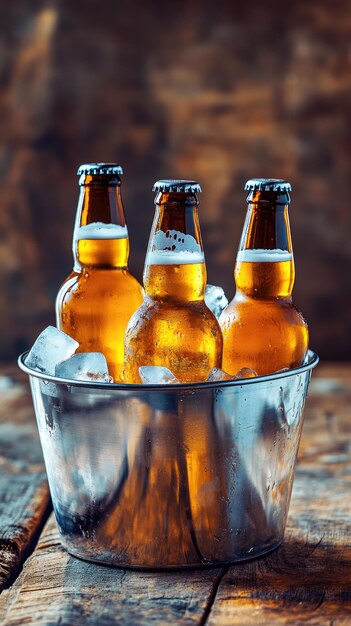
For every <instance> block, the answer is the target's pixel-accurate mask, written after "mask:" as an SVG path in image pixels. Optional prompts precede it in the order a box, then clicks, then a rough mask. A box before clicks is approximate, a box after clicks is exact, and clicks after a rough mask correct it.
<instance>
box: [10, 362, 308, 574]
mask: <svg viewBox="0 0 351 626" xmlns="http://www.w3.org/2000/svg"><path fill="white" fill-rule="evenodd" d="M24 358H25V355H24V356H22V357H20V360H19V364H20V366H21V367H22V369H24V370H25V371H26V372H27V373H28V374H29V375H30V382H31V388H32V394H33V402H34V407H35V413H36V417H37V422H38V427H39V433H40V438H41V443H42V447H43V452H44V458H45V463H46V469H47V474H48V479H49V484H50V490H51V495H52V501H53V505H54V510H55V514H56V519H57V523H58V526H59V529H60V533H61V537H62V543H63V545H64V546H65V547H66V548H67V550H69V551H70V552H71V553H72V554H74V555H77V556H79V557H81V558H83V559H89V560H93V561H100V562H103V563H109V564H112V565H117V566H121V567H146V568H155V567H158V568H168V567H189V566H198V567H199V566H203V565H211V564H220V563H231V562H235V561H239V560H243V559H249V558H253V557H256V556H259V555H261V554H264V553H265V552H268V551H270V550H272V549H273V548H275V547H277V546H278V545H279V544H280V542H281V541H282V539H283V534H284V529H285V523H286V516H287V512H288V506H289V500H290V494H291V488H292V481H293V472H294V466H295V461H296V453H297V449H298V445H299V440H300V435H301V428H302V411H303V406H304V402H305V399H306V395H307V389H308V384H309V380H310V376H311V370H312V368H313V367H314V366H315V365H316V364H317V362H318V358H317V357H316V355H314V354H313V353H312V352H310V353H309V360H308V363H307V364H306V365H305V366H303V367H301V368H298V369H296V370H291V371H289V372H284V373H281V374H275V375H272V376H265V377H261V378H256V379H247V380H244V381H226V382H222V383H201V384H194V385H175V386H174V385H169V386H162V385H158V386H156V385H130V386H126V385H108V384H99V383H82V382H75V381H65V382H62V381H60V380H59V379H57V378H54V377H50V376H45V375H43V374H39V373H37V372H34V371H33V370H29V369H28V368H26V366H25V365H24Z"/></svg>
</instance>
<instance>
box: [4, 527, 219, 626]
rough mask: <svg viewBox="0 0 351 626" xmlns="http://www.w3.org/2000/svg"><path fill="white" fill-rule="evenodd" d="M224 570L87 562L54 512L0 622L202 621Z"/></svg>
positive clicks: (45, 625)
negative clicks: (68, 548) (72, 551)
mask: <svg viewBox="0 0 351 626" xmlns="http://www.w3.org/2000/svg"><path fill="white" fill-rule="evenodd" d="M220 575H221V570H220V569H213V570H207V571H201V570H199V571H193V572H186V573H179V572H168V573H164V572H159V573H149V572H147V573H146V572H136V571H133V572H132V571H125V570H122V569H115V568H111V567H105V566H100V565H95V564H93V563H86V562H84V561H80V560H78V559H76V558H73V557H71V556H69V555H68V554H67V553H66V552H65V551H64V550H63V548H62V547H61V545H60V542H59V538H58V533H57V528H56V524H55V522H54V519H53V517H51V519H50V520H49V522H48V524H47V526H46V527H45V530H44V533H43V535H42V537H41V538H40V541H39V543H38V546H37V549H36V551H35V552H34V553H33V555H32V556H31V557H30V559H29V560H28V562H27V564H26V565H25V567H24V569H23V572H22V574H21V576H20V577H19V578H18V580H17V582H16V583H15V585H14V587H13V588H12V589H11V591H6V592H3V594H2V596H0V615H3V616H4V619H3V622H1V621H0V624H1V626H10V625H11V626H19V625H22V624H35V625H38V626H49V625H50V626H51V625H53V624H60V625H62V626H64V625H67V626H68V625H69V626H81V624H84V625H85V626H90V625H93V624H94V625H95V624H96V625H98V626H112V625H114V624H118V625H128V626H129V625H133V624H138V625H140V626H143V625H145V626H146V625H148V624H155V626H156V625H158V626H161V625H163V624H184V625H189V626H190V625H194V624H199V622H200V620H201V617H202V614H203V613H204V612H205V610H206V607H207V602H208V600H209V598H210V596H211V591H212V588H213V586H214V585H215V584H216V581H217V579H218V576H220Z"/></svg>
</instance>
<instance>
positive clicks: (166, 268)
mask: <svg viewBox="0 0 351 626" xmlns="http://www.w3.org/2000/svg"><path fill="white" fill-rule="evenodd" d="M154 191H156V192H157V195H156V200H155V204H156V213H155V218H154V223H153V226H152V230H151V235H150V242H149V247H148V252H147V256H146V262H145V269H144V287H145V293H146V297H145V300H144V302H143V304H142V306H141V307H140V308H139V309H138V311H137V312H136V313H135V314H134V315H133V317H132V319H131V320H130V323H129V325H128V328H127V332H126V339H125V368H124V378H125V382H127V383H140V382H141V380H140V376H139V372H138V368H139V367H140V366H142V365H163V366H165V367H168V368H169V369H170V370H171V371H172V372H173V374H174V375H175V376H176V377H177V378H178V380H179V381H180V382H183V383H184V382H196V381H205V380H207V376H208V374H209V372H210V370H211V369H212V368H213V367H220V365H221V358H222V335H221V330H220V328H219V324H218V322H217V320H216V318H215V317H214V315H213V314H212V312H211V311H210V310H209V309H208V308H207V306H206V305H205V302H204V293H205V286H206V278H207V275H206V265H205V259H204V253H203V248H202V241H201V233H200V226H199V221H198V209H197V207H198V197H197V194H198V192H199V191H200V186H199V185H198V184H197V183H195V182H192V181H158V182H157V183H156V184H155V186H154Z"/></svg>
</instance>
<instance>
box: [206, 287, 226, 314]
mask: <svg viewBox="0 0 351 626" xmlns="http://www.w3.org/2000/svg"><path fill="white" fill-rule="evenodd" d="M205 304H206V305H207V306H208V308H209V309H210V310H211V311H212V313H213V315H215V316H216V318H217V319H219V317H220V315H221V313H222V312H223V311H224V309H225V308H226V306H227V304H228V298H227V296H226V295H225V293H224V291H223V289H222V287H217V286H216V285H206V291H205Z"/></svg>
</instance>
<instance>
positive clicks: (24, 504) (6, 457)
mask: <svg viewBox="0 0 351 626" xmlns="http://www.w3.org/2000/svg"><path fill="white" fill-rule="evenodd" d="M0 468H1V472H0V590H1V589H2V588H3V587H4V586H6V585H7V584H9V583H10V581H11V580H12V579H13V578H14V576H15V575H16V573H17V571H18V570H19V568H20V566H21V563H22V562H23V560H24V559H25V557H26V555H27V554H28V552H29V551H30V549H31V547H32V545H33V542H35V541H36V537H37V534H38V532H39V530H40V529H41V527H42V524H43V523H44V521H45V520H44V517H45V512H46V510H47V508H48V503H49V491H48V486H47V482H46V475H45V470H44V464H43V459H42V454H41V448H40V443H39V436H38V432H37V427H36V424H35V418H34V411H33V405H32V400H31V397H30V393H29V387H28V383H27V380H26V377H25V376H24V375H22V374H21V373H20V372H19V371H18V370H17V368H15V367H12V368H5V367H1V368H0Z"/></svg>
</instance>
